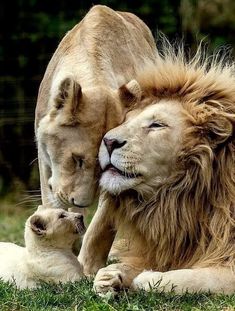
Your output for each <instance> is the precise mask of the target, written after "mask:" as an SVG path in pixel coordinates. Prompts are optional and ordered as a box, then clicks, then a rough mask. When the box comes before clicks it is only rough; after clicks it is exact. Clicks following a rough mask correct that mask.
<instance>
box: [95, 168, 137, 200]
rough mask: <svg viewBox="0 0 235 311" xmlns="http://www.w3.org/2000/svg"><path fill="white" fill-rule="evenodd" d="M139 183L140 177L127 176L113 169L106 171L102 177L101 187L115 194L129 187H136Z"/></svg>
mask: <svg viewBox="0 0 235 311" xmlns="http://www.w3.org/2000/svg"><path fill="white" fill-rule="evenodd" d="M138 184H139V178H138V177H136V178H127V177H125V176H122V175H120V174H117V173H116V172H113V171H112V170H107V171H105V172H104V173H103V174H102V176H101V179H100V186H101V188H102V189H104V190H106V191H108V192H110V193H112V194H115V195H117V194H120V193H121V192H123V191H125V190H128V189H134V188H135V186H137V185H138Z"/></svg>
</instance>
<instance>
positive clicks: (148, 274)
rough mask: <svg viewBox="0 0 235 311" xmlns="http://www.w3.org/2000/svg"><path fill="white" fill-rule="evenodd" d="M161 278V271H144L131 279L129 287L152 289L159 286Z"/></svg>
mask: <svg viewBox="0 0 235 311" xmlns="http://www.w3.org/2000/svg"><path fill="white" fill-rule="evenodd" d="M162 278H163V273H162V272H153V271H144V272H142V273H140V274H139V275H138V276H137V277H136V278H135V279H134V280H133V282H132V284H131V288H132V289H133V290H138V289H143V290H145V291H151V290H152V289H157V288H159V286H160V285H161V282H162Z"/></svg>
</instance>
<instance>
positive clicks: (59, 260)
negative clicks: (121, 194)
mask: <svg viewBox="0 0 235 311" xmlns="http://www.w3.org/2000/svg"><path fill="white" fill-rule="evenodd" d="M62 212H63V213H66V217H65V218H63V219H59V218H58V216H59V214H60V213H62ZM35 215H36V216H39V217H41V218H42V219H43V220H45V221H46V222H47V229H46V232H45V233H44V234H43V235H38V234H36V233H35V232H34V231H33V230H32V227H31V223H30V220H31V219H32V217H33V216H35ZM76 216H77V214H75V213H69V212H65V211H63V210H61V209H45V210H41V209H40V210H38V211H37V212H35V213H34V214H33V215H32V216H31V217H30V218H29V219H28V220H27V221H26V225H25V244H26V247H20V246H18V245H16V244H13V243H6V242H0V262H1V265H0V278H1V279H2V280H3V281H9V282H11V283H14V284H15V285H16V286H17V288H20V289H23V288H36V287H38V285H39V282H40V281H43V282H52V283H60V282H61V283H65V282H69V281H71V282H74V281H78V280H79V279H80V278H81V276H82V275H83V273H82V268H81V265H80V264H79V262H78V261H77V258H76V256H75V255H74V254H73V253H72V244H73V242H74V241H75V240H76V239H77V238H78V235H77V234H75V233H74V232H73V231H74V228H75V225H76V221H75V220H76ZM65 219H66V220H65ZM65 222H66V223H65Z"/></svg>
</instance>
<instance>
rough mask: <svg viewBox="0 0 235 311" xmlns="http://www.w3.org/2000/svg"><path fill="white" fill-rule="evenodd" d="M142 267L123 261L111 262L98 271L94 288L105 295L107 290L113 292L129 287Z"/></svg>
mask: <svg viewBox="0 0 235 311" xmlns="http://www.w3.org/2000/svg"><path fill="white" fill-rule="evenodd" d="M142 270H143V269H141V268H139V267H137V266H132V265H129V264H125V263H118V264H112V265H109V266H107V267H105V268H102V269H100V270H99V271H98V273H97V275H96V277H95V280H94V290H95V291H96V292H97V293H98V294H100V295H105V294H106V293H107V292H111V293H113V294H115V293H116V292H118V291H119V290H121V289H123V288H129V287H130V286H131V284H132V281H133V279H134V278H135V277H136V276H137V275H138V274H139V273H140V272H141V271H142Z"/></svg>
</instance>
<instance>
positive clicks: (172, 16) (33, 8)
mask: <svg viewBox="0 0 235 311" xmlns="http://www.w3.org/2000/svg"><path fill="white" fill-rule="evenodd" d="M97 3H99V4H104V5H108V6H110V7H111V8H113V9H115V10H122V11H130V12H133V13H135V14H136V15H138V16H139V17H140V18H142V19H143V20H144V21H145V22H146V24H147V25H148V26H149V27H150V29H151V30H152V31H153V34H154V35H155V36H156V34H157V31H158V30H161V31H163V32H164V33H165V34H167V36H168V37H169V38H170V39H173V38H175V37H182V36H183V37H184V38H185V41H186V42H187V44H188V45H189V46H195V45H196V41H197V42H198V41H199V40H200V39H202V38H204V37H207V40H208V41H209V42H210V46H211V48H212V49H214V48H215V47H217V46H219V45H230V46H231V47H233V46H235V2H234V0H211V1H208V0H181V1H180V0H176V1H173V0H171V1H170V0H145V1H140V0H136V1H123V0H119V1H117V0H103V1H89V0H86V1H85V0H80V1H78V0H77V1H76V0H66V1H65V0H57V1H52V0H48V1H40V0H13V1H1V4H0V16H1V21H2V26H1V28H0V41H1V44H0V194H2V195H3V194H5V193H7V192H10V191H16V190H17V189H24V188H25V187H26V188H28V189H34V188H39V181H38V173H37V161H35V162H33V163H32V161H33V160H34V159H35V158H36V156H37V155H36V154H37V153H36V146H35V143H34V131H33V120H34V108H35V105H36V97H37V91H38V87H39V84H40V81H41V79H42V77H43V74H44V72H45V69H46V66H47V64H48V62H49V60H50V58H51V56H52V54H53V52H54V51H55V49H56V47H57V45H58V43H59V42H60V40H61V38H62V37H63V36H64V34H65V33H66V32H67V31H68V30H69V29H70V28H72V27H73V26H74V25H75V24H76V23H78V22H79V21H80V20H81V19H82V17H83V16H84V15H85V14H86V12H87V11H88V10H89V8H90V7H91V6H92V5H93V4H97Z"/></svg>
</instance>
